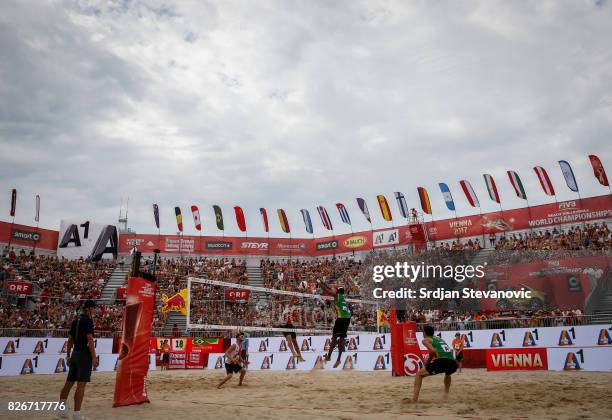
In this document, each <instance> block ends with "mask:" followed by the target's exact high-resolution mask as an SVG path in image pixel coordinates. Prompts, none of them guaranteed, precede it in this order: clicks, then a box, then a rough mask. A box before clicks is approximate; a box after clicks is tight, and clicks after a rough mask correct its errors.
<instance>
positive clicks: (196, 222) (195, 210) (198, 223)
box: [191, 205, 202, 230]
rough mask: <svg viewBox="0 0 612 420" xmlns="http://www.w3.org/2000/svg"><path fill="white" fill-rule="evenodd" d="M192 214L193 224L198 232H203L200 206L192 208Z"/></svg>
mask: <svg viewBox="0 0 612 420" xmlns="http://www.w3.org/2000/svg"><path fill="white" fill-rule="evenodd" d="M191 214H193V224H194V225H195V228H196V229H197V230H202V221H201V220H200V210H199V209H198V206H195V205H194V206H191Z"/></svg>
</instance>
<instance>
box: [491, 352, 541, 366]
mask: <svg viewBox="0 0 612 420" xmlns="http://www.w3.org/2000/svg"><path fill="white" fill-rule="evenodd" d="M486 358H487V370H548V358H547V355H546V349H545V348H520V349H503V348H497V349H488V350H487V353H486Z"/></svg>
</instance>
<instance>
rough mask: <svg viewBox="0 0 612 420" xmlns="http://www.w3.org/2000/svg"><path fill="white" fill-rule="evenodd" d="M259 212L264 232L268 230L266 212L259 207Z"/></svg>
mask: <svg viewBox="0 0 612 420" xmlns="http://www.w3.org/2000/svg"><path fill="white" fill-rule="evenodd" d="M259 213H261V219H262V220H263V226H264V231H265V232H266V233H268V232H270V227H269V226H268V212H267V211H266V209H265V208H263V207H261V208H260V209H259Z"/></svg>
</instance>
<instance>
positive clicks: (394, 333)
mask: <svg viewBox="0 0 612 420" xmlns="http://www.w3.org/2000/svg"><path fill="white" fill-rule="evenodd" d="M389 323H390V326H391V367H392V373H393V376H414V375H416V373H417V372H418V371H419V369H421V368H422V367H423V366H424V364H423V357H422V353H421V349H420V348H419V343H418V341H417V338H416V322H413V321H407V322H397V315H396V312H395V310H393V309H392V310H391V317H390V320H389Z"/></svg>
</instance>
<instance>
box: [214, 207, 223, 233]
mask: <svg viewBox="0 0 612 420" xmlns="http://www.w3.org/2000/svg"><path fill="white" fill-rule="evenodd" d="M213 210H214V211H215V221H216V223H217V229H219V230H223V231H224V230H225V229H224V226H223V212H222V211H221V207H219V206H217V205H216V204H215V205H214V206H213Z"/></svg>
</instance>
